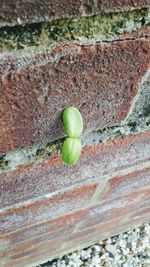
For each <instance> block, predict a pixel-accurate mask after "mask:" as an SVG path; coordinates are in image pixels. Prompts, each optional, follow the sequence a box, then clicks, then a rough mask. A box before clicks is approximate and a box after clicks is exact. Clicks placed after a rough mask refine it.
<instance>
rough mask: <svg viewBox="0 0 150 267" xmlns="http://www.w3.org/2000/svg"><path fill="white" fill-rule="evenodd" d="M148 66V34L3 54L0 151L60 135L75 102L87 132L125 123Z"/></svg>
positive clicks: (62, 134)
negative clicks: (33, 52) (65, 113)
mask: <svg viewBox="0 0 150 267" xmlns="http://www.w3.org/2000/svg"><path fill="white" fill-rule="evenodd" d="M54 56H55V58H56V60H54V59H53V57H54ZM149 66H150V40H149V38H148V39H141V40H132V41H124V42H114V43H111V44H103V45H101V44H97V45H91V46H80V45H78V46H77V45H67V46H60V47H58V48H56V49H54V50H53V51H51V52H45V53H44V54H43V53H39V54H38V55H30V56H29V55H28V56H22V55H20V56H17V55H12V56H4V57H3V59H2V62H1V64H0V73H1V115H2V118H3V119H2V121H1V125H2V127H1V129H0V136H1V139H0V140H1V143H0V151H1V152H5V151H10V150H13V149H17V148H20V147H26V146H31V145H32V144H36V143H38V142H44V141H45V142H46V141H52V140H56V139H58V138H61V137H62V136H64V129H63V126H62V123H61V114H62V110H63V109H64V108H65V107H66V106H70V105H73V106H76V107H77V108H79V109H80V111H81V113H82V115H83V118H84V125H85V131H87V132H89V131H93V130H96V129H103V128H105V127H110V126H113V125H116V124H118V123H120V122H121V121H122V120H123V119H125V118H126V116H127V114H128V112H129V110H130V108H131V105H132V101H133V99H134V97H135V95H136V94H137V92H138V89H139V85H140V82H141V79H142V78H143V76H144V75H145V74H146V72H147V71H148V68H149ZM14 70H15V71H14Z"/></svg>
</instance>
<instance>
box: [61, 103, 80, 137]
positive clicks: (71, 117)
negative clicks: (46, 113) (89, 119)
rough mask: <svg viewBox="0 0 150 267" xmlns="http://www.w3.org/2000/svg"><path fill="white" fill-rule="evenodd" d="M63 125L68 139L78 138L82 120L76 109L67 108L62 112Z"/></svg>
mask: <svg viewBox="0 0 150 267" xmlns="http://www.w3.org/2000/svg"><path fill="white" fill-rule="evenodd" d="M63 124H64V127H65V130H66V133H67V135H68V136H69V137H73V138H78V137H79V136H80V135H81V133H82V131H83V120H82V116H81V113H80V112H79V110H78V109H77V108H74V107H68V108H66V109H65V110H64V112H63Z"/></svg>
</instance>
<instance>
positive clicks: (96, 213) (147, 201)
mask: <svg viewBox="0 0 150 267" xmlns="http://www.w3.org/2000/svg"><path fill="white" fill-rule="evenodd" d="M149 196H150V187H149V188H147V189H141V190H140V191H138V192H134V193H132V194H129V195H127V196H120V197H119V198H115V199H112V200H109V201H105V202H103V203H101V204H99V205H96V206H95V207H92V208H91V209H90V210H88V212H87V213H86V215H85V218H84V219H83V221H82V224H81V225H80V228H79V229H82V230H83V229H88V228H91V227H93V226H94V225H96V224H99V223H104V222H107V221H111V220H113V219H115V218H118V220H120V218H121V217H123V218H124V219H125V218H126V217H128V216H129V214H132V212H135V211H137V210H140V209H142V208H145V207H147V206H150V198H149ZM143 206H144V207H143ZM149 218H150V213H149ZM139 222H140V221H139Z"/></svg>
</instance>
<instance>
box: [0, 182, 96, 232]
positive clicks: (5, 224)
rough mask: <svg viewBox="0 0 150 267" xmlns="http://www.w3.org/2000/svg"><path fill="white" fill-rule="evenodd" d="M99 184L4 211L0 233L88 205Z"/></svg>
mask: <svg viewBox="0 0 150 267" xmlns="http://www.w3.org/2000/svg"><path fill="white" fill-rule="evenodd" d="M96 187H97V185H96V184H92V185H86V186H84V185H83V186H82V187H80V188H75V189H74V190H72V191H69V192H64V193H60V194H57V195H55V196H52V197H51V198H47V199H44V200H41V201H36V202H35V203H33V204H28V205H23V204H22V205H21V207H20V208H14V209H13V208H12V209H10V210H9V211H4V212H2V213H1V216H0V234H1V235H3V234H5V233H9V232H11V231H14V230H17V229H20V228H22V227H26V226H30V225H34V224H36V223H40V222H42V221H46V220H50V219H54V218H55V217H57V216H62V215H63V214H65V213H68V212H71V211H73V210H76V209H78V210H79V209H81V208H82V207H84V206H87V205H88V204H89V202H90V200H91V198H92V196H93V194H94V192H95V190H96Z"/></svg>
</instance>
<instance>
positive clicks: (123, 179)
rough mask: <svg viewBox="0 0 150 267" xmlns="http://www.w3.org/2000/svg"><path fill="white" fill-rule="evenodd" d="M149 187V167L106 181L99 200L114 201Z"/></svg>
mask: <svg viewBox="0 0 150 267" xmlns="http://www.w3.org/2000/svg"><path fill="white" fill-rule="evenodd" d="M148 186H149V187H150V167H149V168H143V169H142V170H137V171H133V172H131V173H129V174H126V175H124V176H117V177H114V178H113V179H110V180H109V181H108V187H107V189H106V190H105V192H103V195H102V196H100V199H102V200H105V199H110V200H112V199H114V198H119V197H120V196H124V195H128V194H132V193H134V192H136V191H138V190H141V189H144V188H145V187H148Z"/></svg>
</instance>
